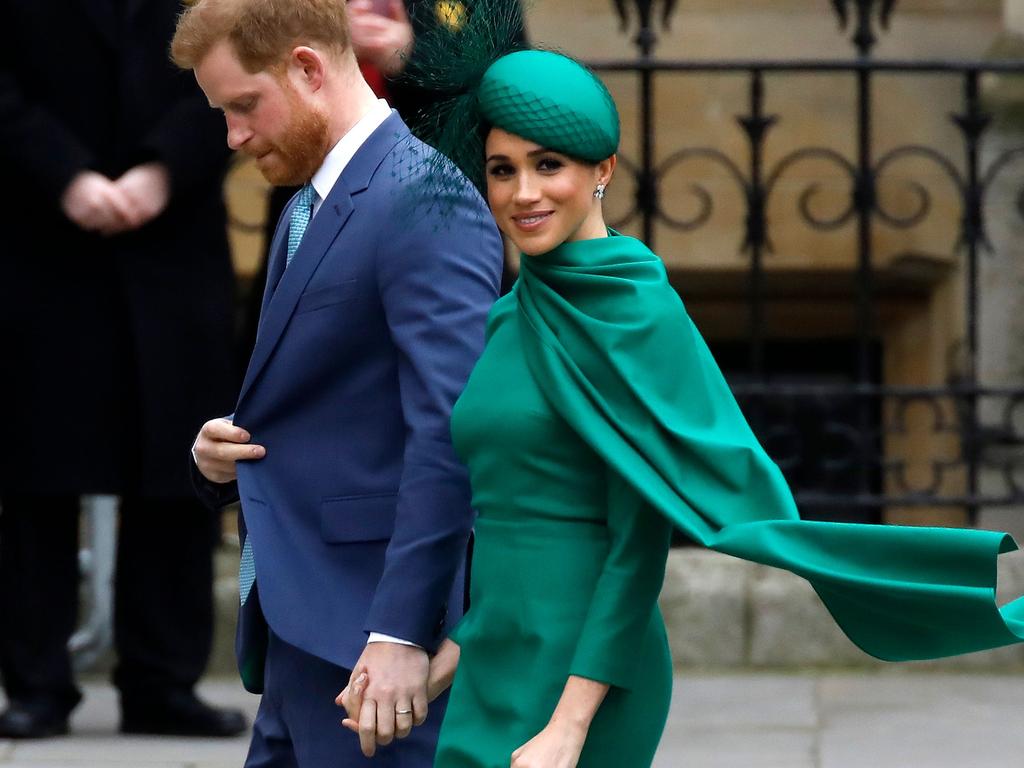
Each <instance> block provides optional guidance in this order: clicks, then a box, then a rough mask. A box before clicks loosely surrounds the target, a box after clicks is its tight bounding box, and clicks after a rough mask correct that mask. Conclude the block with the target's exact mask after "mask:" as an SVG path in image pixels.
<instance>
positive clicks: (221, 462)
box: [192, 419, 267, 483]
mask: <svg viewBox="0 0 1024 768" xmlns="http://www.w3.org/2000/svg"><path fill="white" fill-rule="evenodd" d="M251 439H252V436H251V435H250V434H249V433H248V432H246V431H245V430H244V429H242V428H241V427H236V426H235V425H234V424H232V423H231V420H230V419H212V420H210V421H208V422H206V423H205V424H203V428H202V429H200V430H199V436H198V437H197V438H196V442H195V445H193V446H192V455H193V456H195V460H196V466H197V467H198V468H199V471H200V473H202V475H203V477H205V478H206V479H207V480H209V481H211V482H214V483H230V482H231V481H232V480H234V479H235V478H236V473H235V462H236V461H251V460H253V459H262V458H263V457H264V456H266V454H267V449H266V448H264V447H263V446H262V445H256V444H254V443H250V442H249V440H251Z"/></svg>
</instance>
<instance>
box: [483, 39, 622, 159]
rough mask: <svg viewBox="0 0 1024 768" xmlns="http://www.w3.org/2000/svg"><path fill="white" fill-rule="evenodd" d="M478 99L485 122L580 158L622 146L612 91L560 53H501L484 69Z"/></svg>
mask: <svg viewBox="0 0 1024 768" xmlns="http://www.w3.org/2000/svg"><path fill="white" fill-rule="evenodd" d="M477 102H478V105H479V108H480V114H481V116H482V117H483V119H484V121H485V123H487V124H490V125H492V126H496V127H498V128H501V129H503V130H506V131H508V132H509V133H514V134H516V135H517V136H521V137H522V138H524V139H528V140H529V141H533V142H536V143H537V144H540V145H541V146H543V147H546V148H548V149H553V150H555V151H557V152H562V153H564V154H566V155H570V156H572V157H576V158H578V159H580V160H586V161H589V162H594V163H596V162H599V161H601V160H604V159H605V158H608V157H610V156H612V155H614V154H615V152H616V151H617V150H618V147H619V113H618V110H616V108H615V102H614V101H613V100H612V97H611V94H610V93H608V89H607V88H605V86H604V83H602V82H601V81H600V80H599V79H598V78H597V77H596V76H595V75H594V74H593V73H592V72H591V71H590V70H588V69H587V68H586V67H584V66H583V65H582V64H580V63H579V62H577V61H574V60H573V59H570V58H569V57H568V56H563V55H562V54H559V53H554V52H552V51H516V52H515V53H510V54H508V55H507V56H502V57H501V58H500V59H498V60H497V61H495V62H494V63H493V64H492V65H491V66H490V67H489V68H488V69H487V71H486V72H485V73H484V76H483V80H482V81H481V83H480V89H479V92H478V94H477ZM481 161H482V158H481Z"/></svg>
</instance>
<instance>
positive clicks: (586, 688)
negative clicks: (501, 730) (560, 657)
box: [511, 675, 608, 768]
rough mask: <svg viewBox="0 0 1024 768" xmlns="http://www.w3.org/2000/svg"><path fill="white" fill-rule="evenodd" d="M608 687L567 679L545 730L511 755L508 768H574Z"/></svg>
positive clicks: (571, 678)
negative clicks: (509, 767)
mask: <svg viewBox="0 0 1024 768" xmlns="http://www.w3.org/2000/svg"><path fill="white" fill-rule="evenodd" d="M607 694H608V685H607V684H605V683H600V682H598V681H596V680H589V679H587V678H585V677H579V676H577V675H570V676H569V679H568V680H566V682H565V688H564V689H562V696H561V698H560V699H559V700H558V706H556V707H555V711H554V713H553V714H552V715H551V720H550V721H548V724H547V725H546V726H545V727H544V730H543V731H541V732H540V733H538V734H537V735H536V736H534V737H533V738H532V739H530V740H529V741H528V742H526V743H525V744H523V746H521V747H520V748H519V749H517V750H516V751H515V752H513V753H512V767H511V768H576V763H578V762H579V760H580V753H581V752H582V751H583V744H584V742H586V740H587V733H588V732H589V731H590V723H591V721H593V719H594V715H595V714H597V709H598V707H600V706H601V702H602V701H604V697H605V696H606V695H607Z"/></svg>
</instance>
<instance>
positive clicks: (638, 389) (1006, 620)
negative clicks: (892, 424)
mask: <svg viewBox="0 0 1024 768" xmlns="http://www.w3.org/2000/svg"><path fill="white" fill-rule="evenodd" d="M516 294H517V300H518V306H519V310H520V311H519V318H520V322H521V324H522V327H523V334H522V335H523V339H524V346H525V353H526V358H527V361H528V364H529V366H530V371H531V373H532V374H533V376H534V377H535V379H536V380H537V382H538V384H539V385H540V387H541V389H542V390H543V392H544V394H545V396H546V397H547V398H548V399H549V400H550V402H551V404H552V405H553V407H554V408H555V409H556V410H557V411H558V412H559V413H560V414H561V416H562V417H563V418H565V419H566V421H567V422H568V423H569V424H570V425H571V426H572V427H573V428H574V429H575V430H576V431H577V432H578V433H579V434H580V435H581V436H582V437H583V439H584V440H585V441H586V442H587V443H588V444H589V445H590V446H591V447H592V448H593V449H594V450H595V451H596V452H597V453H598V454H599V455H601V456H602V457H603V458H604V460H605V461H606V462H607V463H608V465H609V467H610V468H611V469H613V470H614V471H616V472H618V473H619V474H620V475H621V476H622V477H623V478H624V479H625V480H626V481H627V482H628V483H629V484H630V485H631V486H632V487H633V488H634V489H635V491H636V492H637V493H638V494H640V495H641V496H642V497H643V498H644V499H646V501H647V502H649V503H650V504H651V505H652V506H653V507H655V508H656V509H658V510H659V511H660V512H661V513H662V514H663V515H665V516H666V517H667V518H669V519H670V520H671V521H672V522H673V523H674V524H675V525H677V526H678V527H679V528H680V529H681V530H682V531H683V532H684V533H686V534H687V535H688V536H689V537H690V538H692V539H693V540H694V541H695V542H697V543H698V544H701V545H703V546H705V547H707V548H709V549H713V550H716V551H719V552H724V553H727V554H730V555H734V556H736V557H740V558H743V559H746V560H751V561H754V562H758V563H763V564H765V565H771V566H775V567H778V568H784V569H786V570H789V571H792V572H793V573H795V574H798V575H799V576H802V577H803V578H805V579H807V580H808V581H809V582H810V583H811V584H812V585H813V587H814V589H815V590H816V591H817V593H818V595H819V596H820V597H821V599H822V600H823V601H824V603H825V605H826V606H827V607H828V609H829V611H830V612H831V613H832V616H833V617H834V618H835V620H836V622H837V623H838V624H839V626H840V627H842V629H843V631H844V632H845V633H846V634H847V636H849V638H850V639H851V640H852V641H853V642H854V643H856V644H857V645H858V646H860V648H862V649H863V650H864V651H866V652H867V653H869V654H871V655H872V656H876V657H878V658H880V659H885V660H888V661H906V660H910V659H927V658H938V657H941V656H952V655H955V654H961V653H968V652H971V651H978V650H983V649H986V648H995V647H998V646H1002V645H1008V644H1010V643H1016V642H1019V641H1021V640H1022V639H1024V599H1017V600H1016V601H1014V602H1012V603H1010V604H1008V605H1005V606H1003V607H1002V609H999V608H997V607H996V604H995V584H996V557H997V556H998V555H999V554H1000V553H1002V552H1007V551H1011V550H1013V549H1016V544H1014V542H1013V539H1012V538H1011V537H1010V536H1008V535H1006V534H1003V533H995V532H990V531H980V530H964V529H951V528H919V527H904V526H891V525H858V524H851V523H824V522H812V521H805V520H801V519H800V518H799V514H798V513H797V509H796V505H795V503H794V501H793V497H792V495H791V494H790V491H789V489H788V487H787V485H786V482H785V480H784V479H783V477H782V473H781V472H780V471H779V468H778V467H777V466H776V465H775V463H774V462H772V460H771V459H770V458H769V457H768V456H767V454H765V452H764V450H763V449H762V448H761V446H760V444H759V443H758V442H757V439H756V438H755V437H754V435H753V433H752V432H751V430H750V428H749V426H748V425H747V423H746V420H745V419H744V417H743V415H742V413H741V412H740V410H739V407H738V406H737V404H736V401H735V399H734V398H733V396H732V393H731V391H730V390H729V387H728V385H727V384H726V382H725V379H724V378H723V377H722V374H721V372H720V371H719V369H718V366H717V365H716V364H715V361H714V358H712V356H711V353H710V352H709V350H708V348H707V346H706V345H705V343H704V340H703V339H702V338H701V336H700V334H699V333H698V331H697V329H696V328H695V327H694V325H693V323H692V321H691V320H690V318H689V316H688V315H687V314H686V311H685V309H684V308H683V304H682V302H681V301H680V299H679V297H678V295H677V294H676V293H675V291H674V290H673V289H672V288H671V286H670V285H669V283H668V279H667V276H666V274H665V269H664V266H663V264H662V263H661V260H660V259H658V257H657V256H655V255H654V254H653V253H652V252H651V251H650V250H649V249H648V248H647V247H646V246H645V245H644V244H643V243H641V242H639V241H638V240H635V239H633V238H630V237H623V236H620V235H617V234H615V233H613V236H611V237H608V238H605V239H598V240H587V241H580V242H572V243H565V244H563V245H561V246H559V247H558V248H556V249H555V250H554V251H551V252H550V253H547V254H544V255H542V256H537V257H530V256H523V257H522V267H521V272H520V278H519V281H518V283H517V285H516Z"/></svg>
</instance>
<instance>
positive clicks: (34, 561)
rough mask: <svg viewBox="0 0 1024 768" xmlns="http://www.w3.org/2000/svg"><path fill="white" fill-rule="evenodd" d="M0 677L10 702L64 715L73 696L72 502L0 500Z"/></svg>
mask: <svg viewBox="0 0 1024 768" xmlns="http://www.w3.org/2000/svg"><path fill="white" fill-rule="evenodd" d="M0 506H2V511H0V617H3V618H2V627H3V628H2V629H0V674H2V675H3V681H4V689H5V690H6V692H7V696H8V698H9V699H11V700H12V701H18V702H24V703H28V702H33V703H35V702H39V703H43V704H48V705H52V706H53V707H55V708H57V709H66V710H67V711H70V710H71V708H72V707H74V705H75V704H77V703H78V700H79V699H80V698H81V694H80V693H79V691H78V689H77V688H76V687H75V684H74V678H73V676H72V672H71V656H70V654H69V653H68V639H69V638H70V637H71V634H72V632H74V630H75V625H76V623H77V619H78V516H79V500H78V498H77V497H74V496H67V497H53V498H40V497H35V498H33V497H25V496H5V497H3V498H2V499H0Z"/></svg>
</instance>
